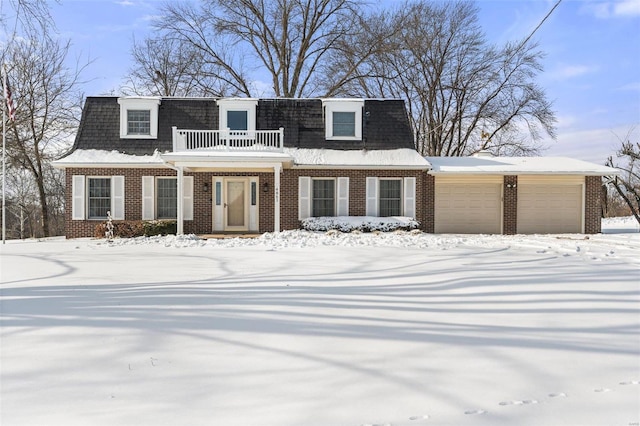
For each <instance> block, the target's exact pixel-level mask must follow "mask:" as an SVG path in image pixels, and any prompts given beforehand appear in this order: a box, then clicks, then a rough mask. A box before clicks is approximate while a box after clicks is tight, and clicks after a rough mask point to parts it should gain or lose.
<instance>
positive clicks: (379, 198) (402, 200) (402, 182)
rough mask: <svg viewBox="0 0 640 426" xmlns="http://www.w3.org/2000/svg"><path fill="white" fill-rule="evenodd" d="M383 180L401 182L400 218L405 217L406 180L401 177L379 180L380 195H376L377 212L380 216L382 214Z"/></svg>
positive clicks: (380, 178) (381, 178) (378, 189)
mask: <svg viewBox="0 0 640 426" xmlns="http://www.w3.org/2000/svg"><path fill="white" fill-rule="evenodd" d="M383 180H395V181H400V216H403V215H404V208H405V202H404V200H405V196H404V194H405V192H404V179H403V178H401V177H379V178H378V184H377V191H378V193H377V194H376V203H377V204H378V205H377V211H378V215H379V214H380V201H382V200H381V198H382V197H380V189H381V188H380V186H381V185H380V181H383Z"/></svg>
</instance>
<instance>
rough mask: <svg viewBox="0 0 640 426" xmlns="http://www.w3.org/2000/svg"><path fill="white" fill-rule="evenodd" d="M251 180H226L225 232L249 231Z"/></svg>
mask: <svg viewBox="0 0 640 426" xmlns="http://www.w3.org/2000/svg"><path fill="white" fill-rule="evenodd" d="M248 187H249V179H247V178H225V179H224V197H223V199H224V230H225V231H247V230H248V229H249V190H248Z"/></svg>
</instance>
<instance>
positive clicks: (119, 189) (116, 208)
mask: <svg viewBox="0 0 640 426" xmlns="http://www.w3.org/2000/svg"><path fill="white" fill-rule="evenodd" d="M111 217H112V218H113V219H115V220H124V176H112V177H111Z"/></svg>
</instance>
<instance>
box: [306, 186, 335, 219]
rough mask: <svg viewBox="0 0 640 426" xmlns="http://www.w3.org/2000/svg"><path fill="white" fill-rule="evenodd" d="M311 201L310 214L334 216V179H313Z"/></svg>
mask: <svg viewBox="0 0 640 426" xmlns="http://www.w3.org/2000/svg"><path fill="white" fill-rule="evenodd" d="M312 192H313V201H312V203H311V215H312V216H314V217H318V216H335V206H336V198H335V181H334V180H333V179H313V188H312Z"/></svg>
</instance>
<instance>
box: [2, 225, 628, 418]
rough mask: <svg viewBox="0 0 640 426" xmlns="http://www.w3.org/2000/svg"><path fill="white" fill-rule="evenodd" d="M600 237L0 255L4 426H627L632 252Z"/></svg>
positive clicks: (430, 238) (296, 242) (303, 239)
mask: <svg viewBox="0 0 640 426" xmlns="http://www.w3.org/2000/svg"><path fill="white" fill-rule="evenodd" d="M604 231H605V233H604V234H601V235H589V236H585V235H577V234H572V235H546V236H521V235H516V236H464V235H427V234H418V233H415V232H413V233H412V232H398V233H388V234H340V233H337V232H328V233H309V232H283V233H281V234H280V235H272V234H267V235H264V236H262V237H261V238H257V239H252V240H240V239H226V240H209V241H203V240H198V239H196V238H194V237H189V236H184V237H180V238H176V237H164V238H161V237H157V238H146V239H145V238H141V239H131V240H116V241H114V242H113V243H108V242H106V241H104V240H93V239H80V240H68V241H66V240H63V239H47V240H44V241H21V242H13V241H10V242H8V243H7V244H6V245H4V246H3V247H2V248H1V251H0V254H1V265H0V266H1V267H2V272H1V282H2V287H1V294H0V302H1V305H0V308H1V315H2V318H1V319H2V324H1V330H0V332H1V334H0V338H1V341H0V343H1V349H0V351H1V352H0V355H1V365H0V374H1V376H0V386H1V390H0V392H1V394H0V401H1V402H0V404H1V406H0V412H1V414H0V424H2V425H3V426H13V425H65V426H67V425H83V426H84V425H110V426H111V425H243V426H245V425H301V426H305V425H322V426H327V425H354V426H357V425H364V424H370V425H373V424H378V425H382V424H391V425H622V426H628V425H637V424H638V423H639V422H640V234H639V233H638V232H637V231H638V229H637V225H635V224H634V223H633V221H632V220H631V219H624V220H621V219H618V220H609V221H607V222H605V224H604ZM634 231H635V232H634Z"/></svg>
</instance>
